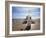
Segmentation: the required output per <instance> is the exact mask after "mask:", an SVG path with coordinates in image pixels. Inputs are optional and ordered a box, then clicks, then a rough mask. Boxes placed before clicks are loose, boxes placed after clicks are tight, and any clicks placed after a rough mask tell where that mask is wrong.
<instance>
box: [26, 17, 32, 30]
mask: <svg viewBox="0 0 46 38" xmlns="http://www.w3.org/2000/svg"><path fill="white" fill-rule="evenodd" d="M30 29H31V17H28V20H27V27H26V28H25V30H30Z"/></svg>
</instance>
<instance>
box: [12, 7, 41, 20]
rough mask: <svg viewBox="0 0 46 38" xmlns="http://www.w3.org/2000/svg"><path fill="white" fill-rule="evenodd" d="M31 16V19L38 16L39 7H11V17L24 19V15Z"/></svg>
mask: <svg viewBox="0 0 46 38" xmlns="http://www.w3.org/2000/svg"><path fill="white" fill-rule="evenodd" d="M28 15H29V16H31V17H32V19H37V18H39V17H40V8H38V7H14V6H13V7H12V19H16V18H17V19H24V18H26V16H28Z"/></svg>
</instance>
